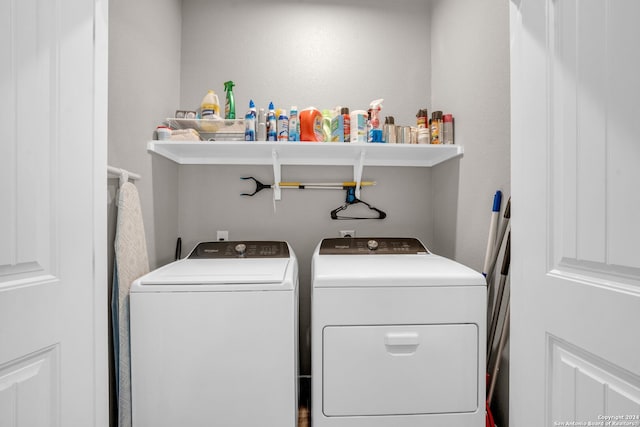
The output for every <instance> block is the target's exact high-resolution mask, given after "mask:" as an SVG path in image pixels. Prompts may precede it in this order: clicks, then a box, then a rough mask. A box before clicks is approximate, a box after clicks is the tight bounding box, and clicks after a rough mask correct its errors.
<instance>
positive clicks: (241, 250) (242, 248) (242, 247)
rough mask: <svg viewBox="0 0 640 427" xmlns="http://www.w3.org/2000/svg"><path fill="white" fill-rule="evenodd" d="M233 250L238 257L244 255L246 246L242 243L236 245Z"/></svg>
mask: <svg viewBox="0 0 640 427" xmlns="http://www.w3.org/2000/svg"><path fill="white" fill-rule="evenodd" d="M234 249H235V251H236V253H237V254H238V255H244V253H245V252H246V251H247V245H245V244H244V243H238V244H237V245H236V247H235V248H234Z"/></svg>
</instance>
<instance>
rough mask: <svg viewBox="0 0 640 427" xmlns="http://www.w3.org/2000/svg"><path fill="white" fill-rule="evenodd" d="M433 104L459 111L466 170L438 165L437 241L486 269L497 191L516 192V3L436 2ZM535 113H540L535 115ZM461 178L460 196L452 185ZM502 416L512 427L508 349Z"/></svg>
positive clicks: (498, 402) (497, 412)
mask: <svg viewBox="0 0 640 427" xmlns="http://www.w3.org/2000/svg"><path fill="white" fill-rule="evenodd" d="M431 15H432V21H431V64H432V67H431V93H432V105H433V106H439V107H438V108H443V109H446V110H448V111H453V112H454V115H455V120H456V123H455V125H456V128H455V131H456V142H458V143H460V144H462V145H463V146H464V158H463V159H462V160H461V161H460V163H459V170H456V169H455V168H451V167H448V165H441V166H436V167H435V168H433V176H432V179H433V185H434V203H435V205H436V211H435V213H434V214H435V215H434V229H435V230H434V233H435V241H436V242H438V243H439V244H442V245H443V246H442V247H441V248H442V251H441V253H442V254H443V255H446V256H449V257H452V258H454V259H456V260H457V261H459V262H461V263H463V264H466V265H468V266H470V267H472V268H474V269H476V270H479V271H480V270H482V265H483V262H484V253H485V247H486V244H487V235H488V233H489V217H490V209H491V206H492V202H493V195H494V193H495V191H496V190H498V189H499V190H501V191H502V192H503V196H504V200H503V205H502V206H503V209H504V206H505V205H506V198H507V197H508V196H509V195H510V194H511V171H510V129H511V128H510V89H509V68H510V63H509V1H508V0H483V1H477V0H432V1H431ZM534 119H535V118H533V117H532V120H534ZM452 182H455V183H457V188H458V191H457V194H455V192H454V193H452V192H450V187H448V186H449V185H450V184H451V183H452ZM504 356H505V358H504V359H505V360H503V364H502V367H501V372H500V377H499V383H498V388H497V389H496V390H497V396H496V397H495V398H494V402H495V404H494V405H493V406H494V408H493V409H494V416H496V423H498V424H499V425H500V426H507V425H508V419H509V417H508V403H509V395H508V391H509V387H508V371H509V370H508V363H509V361H508V357H509V356H508V349H507V352H506V353H505V354H504Z"/></svg>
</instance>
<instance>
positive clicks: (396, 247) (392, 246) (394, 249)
mask: <svg viewBox="0 0 640 427" xmlns="http://www.w3.org/2000/svg"><path fill="white" fill-rule="evenodd" d="M428 253H429V251H428V250H427V248H425V247H424V245H423V244H422V243H420V241H419V240H418V239H413V238H399V237H354V238H351V237H339V238H335V239H324V240H323V241H322V243H321V244H320V255H376V254H377V255H424V254H428Z"/></svg>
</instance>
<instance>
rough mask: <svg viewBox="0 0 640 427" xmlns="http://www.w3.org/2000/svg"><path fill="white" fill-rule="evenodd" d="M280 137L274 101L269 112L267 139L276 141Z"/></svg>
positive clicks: (270, 104)
mask: <svg viewBox="0 0 640 427" xmlns="http://www.w3.org/2000/svg"><path fill="white" fill-rule="evenodd" d="M277 139H278V131H277V119H276V112H275V109H274V107H273V102H270V103H269V112H268V113H267V141H276V140H277Z"/></svg>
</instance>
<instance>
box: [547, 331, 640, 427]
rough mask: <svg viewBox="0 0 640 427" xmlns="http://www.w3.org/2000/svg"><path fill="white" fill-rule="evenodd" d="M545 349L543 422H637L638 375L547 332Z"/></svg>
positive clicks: (639, 421) (638, 405) (639, 377)
mask: <svg viewBox="0 0 640 427" xmlns="http://www.w3.org/2000/svg"><path fill="white" fill-rule="evenodd" d="M547 349H548V351H547V355H548V358H547V408H548V409H547V424H546V425H549V426H553V425H557V424H554V423H563V422H565V423H566V422H567V421H575V422H587V421H594V420H602V421H605V420H606V416H614V417H621V418H619V420H623V421H637V423H636V424H638V423H640V420H637V419H634V418H633V417H635V416H640V376H638V375H635V374H633V373H632V372H629V371H627V370H625V369H622V368H620V367H619V366H616V365H614V364H612V363H611V362H609V361H607V360H604V359H602V358H600V357H598V356H596V355H594V354H592V353H590V352H588V351H586V350H584V349H582V348H580V347H578V346H575V345H573V344H570V343H568V342H567V341H565V340H562V339H560V338H558V337H556V336H553V335H551V334H547ZM625 417H627V418H626V419H625ZM565 425H567V424H565ZM631 425H633V424H631Z"/></svg>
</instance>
